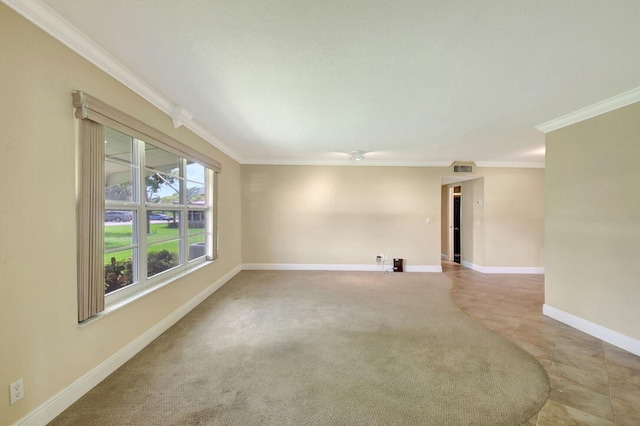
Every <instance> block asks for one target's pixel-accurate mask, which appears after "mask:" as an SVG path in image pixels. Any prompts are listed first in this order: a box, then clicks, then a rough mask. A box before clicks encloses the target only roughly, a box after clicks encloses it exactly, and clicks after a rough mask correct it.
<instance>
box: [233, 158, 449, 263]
mask: <svg viewBox="0 0 640 426" xmlns="http://www.w3.org/2000/svg"><path fill="white" fill-rule="evenodd" d="M442 174H443V170H442V169H440V168H420V167H366V166H256V165H253V166H252V165H243V166H242V184H243V190H242V194H243V197H242V231H243V239H242V242H243V244H242V247H243V261H244V263H285V264H351V265H353V264H355V265H375V256H376V255H377V254H380V253H386V254H388V256H389V259H390V260H391V259H392V258H393V257H400V258H404V259H406V260H405V262H406V264H407V266H415V265H429V266H439V265H440V237H441V229H440V214H441V210H440V196H441V185H440V177H441V175H442ZM428 217H430V218H431V223H430V224H427V223H426V219H427V218H428Z"/></svg>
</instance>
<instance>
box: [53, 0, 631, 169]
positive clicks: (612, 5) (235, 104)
mask: <svg viewBox="0 0 640 426" xmlns="http://www.w3.org/2000/svg"><path fill="white" fill-rule="evenodd" d="M43 3H45V4H46V5H48V6H49V7H51V8H52V9H53V10H54V11H56V12H57V13H58V14H60V15H61V16H63V17H64V18H66V20H68V21H69V22H70V23H71V24H72V25H73V26H75V27H76V28H77V29H78V30H79V31H80V32H82V33H83V34H84V35H86V36H87V37H88V38H90V39H91V40H93V41H94V42H96V43H97V44H98V45H100V46H101V47H102V48H103V49H104V50H105V51H106V52H108V54H110V55H111V56H112V57H113V58H115V59H117V60H118V61H120V62H121V63H122V64H124V65H125V66H126V67H128V68H129V69H130V70H131V71H133V73H135V74H137V76H139V77H140V78H141V79H143V80H144V81H146V82H147V83H148V84H149V85H150V86H152V87H153V88H154V89H155V90H157V91H158V92H159V93H161V94H162V95H164V96H166V97H167V98H168V99H170V100H171V101H172V102H174V103H175V104H178V105H181V106H183V107H184V108H186V109H187V110H188V111H189V113H190V114H192V115H193V120H194V121H195V122H197V123H199V125H201V126H202V127H203V128H205V129H207V131H208V132H210V133H211V134H212V135H215V137H216V138H217V139H218V140H220V141H221V142H223V144H225V145H226V146H227V147H230V149H231V150H232V152H233V154H234V156H235V157H236V159H238V160H239V161H241V162H244V163H295V162H314V161H316V162H322V161H330V160H340V159H345V160H346V159H347V158H348V155H347V154H346V153H348V152H349V151H353V150H363V151H366V152H368V154H367V155H366V158H367V160H369V161H373V162H376V163H377V162H388V163H399V164H401V163H421V162H422V163H430V162H442V161H454V160H458V161H484V162H509V163H523V164H527V163H542V162H544V135H543V134H542V133H541V132H539V131H538V130H536V129H535V126H536V125H539V124H541V123H544V122H546V121H549V120H552V119H555V118H557V117H559V116H562V115H564V114H567V113H570V112H572V111H575V110H578V109H580V108H583V107H586V106H589V105H592V104H594V103H596V102H599V101H602V100H603V99H606V98H609V97H612V96H615V95H618V94H620V93H622V92H625V91H628V90H631V89H634V88H636V87H638V86H640V49H639V47H638V40H640V24H639V22H640V1H638V0H616V1H615V2H609V1H601V0H563V1H555V0H536V1H531V0H527V1H524V0H522V1H517V0H493V1H490V2H484V1H461V0H456V1H451V0H447V1H445V0H441V1H433V0H419V1H413V0H396V1H393V2H391V1H379V0H367V1H363V0H362V1H346V0H329V1H317V0H315V1H306V0H305V1H301V0H279V1H267V0H244V1H243V0H237V1H230V0H192V1H187V0H181V1H157V0H126V1H125V0H110V1H103V0H85V1H77V0H43Z"/></svg>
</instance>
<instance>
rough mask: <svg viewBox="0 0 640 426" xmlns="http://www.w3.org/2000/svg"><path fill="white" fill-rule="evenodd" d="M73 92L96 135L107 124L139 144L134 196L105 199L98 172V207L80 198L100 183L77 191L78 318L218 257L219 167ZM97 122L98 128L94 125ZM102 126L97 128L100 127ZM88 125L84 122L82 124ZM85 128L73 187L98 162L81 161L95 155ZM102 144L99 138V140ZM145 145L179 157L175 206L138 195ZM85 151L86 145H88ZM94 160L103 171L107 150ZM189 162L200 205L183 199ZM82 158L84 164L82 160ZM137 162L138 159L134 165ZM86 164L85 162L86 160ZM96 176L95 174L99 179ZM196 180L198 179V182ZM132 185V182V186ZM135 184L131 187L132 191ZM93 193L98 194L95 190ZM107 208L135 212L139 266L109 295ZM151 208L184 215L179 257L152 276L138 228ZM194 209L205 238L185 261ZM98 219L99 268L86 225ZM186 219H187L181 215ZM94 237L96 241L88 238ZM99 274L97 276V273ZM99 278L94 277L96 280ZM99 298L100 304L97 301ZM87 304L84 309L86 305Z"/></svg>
mask: <svg viewBox="0 0 640 426" xmlns="http://www.w3.org/2000/svg"><path fill="white" fill-rule="evenodd" d="M72 97H73V105H74V107H75V116H76V118H78V119H79V120H87V121H88V122H91V123H90V125H91V126H93V127H92V128H94V129H97V130H95V132H97V134H98V135H99V134H100V131H101V132H102V133H101V134H102V137H103V138H104V140H106V128H111V129H113V130H116V131H118V132H121V133H124V134H125V135H127V136H130V137H132V138H133V139H134V140H136V139H137V142H134V143H133V145H134V147H136V148H133V149H134V150H135V149H138V151H137V152H136V153H132V154H133V158H132V170H134V172H135V173H136V174H137V176H136V177H134V180H137V186H138V187H137V188H136V189H137V190H138V191H137V192H138V194H137V195H134V196H133V200H131V201H113V200H112V201H107V200H106V196H105V193H104V176H103V177H102V191H101V193H100V196H101V198H102V205H101V208H100V207H99V206H98V204H97V203H96V202H95V201H96V200H93V201H92V202H93V203H94V205H93V209H92V208H90V207H89V208H88V207H87V206H86V204H87V203H86V202H83V201H84V200H83V198H94V195H91V192H97V188H98V187H99V186H100V184H95V183H94V184H93V185H92V186H91V185H90V184H87V185H86V186H87V188H89V190H88V191H89V192H87V190H86V189H85V190H84V191H82V190H81V188H80V189H79V190H78V198H79V200H78V231H79V232H78V247H79V257H78V262H79V263H78V306H79V309H78V321H79V322H82V321H84V320H86V319H88V318H91V317H92V316H94V315H96V314H97V313H99V312H100V311H102V310H104V309H105V304H106V307H111V306H114V305H116V304H117V305H122V304H124V303H125V301H126V300H127V299H129V298H132V297H135V295H137V294H138V293H146V292H147V291H149V290H150V289H153V288H156V287H161V286H163V285H165V284H166V283H168V282H170V281H172V280H173V279H175V277H176V276H182V275H184V274H187V273H189V272H191V271H192V270H195V269H197V268H199V267H200V266H201V265H203V264H206V263H207V262H212V261H214V260H215V259H216V258H217V257H218V244H217V237H218V233H217V192H218V191H217V182H218V174H219V173H220V172H221V166H220V163H219V162H217V161H216V160H214V159H212V158H210V157H208V156H205V155H203V154H201V153H199V152H198V151H196V150H194V149H192V148H191V147H189V146H187V145H185V144H183V143H182V142H180V141H177V140H176V139H173V138H171V137H170V136H168V135H165V134H164V133H161V132H159V131H157V130H155V129H153V128H152V127H150V126H148V125H146V124H144V123H142V122H141V121H138V120H137V119H135V118H133V117H131V116H129V115H127V114H125V113H123V112H121V111H118V110H116V109H115V108H112V107H110V106H108V105H107V104H105V103H103V102H101V101H99V100H97V99H96V98H93V97H91V96H90V95H88V94H86V93H84V92H79V91H75V92H73V94H72ZM96 124H97V125H98V127H97V126H96ZM99 126H102V129H100V128H99ZM87 128H88V127H87ZM88 134H89V133H88V131H86V130H81V131H80V132H79V135H78V139H79V140H78V143H79V151H80V153H81V156H80V157H79V160H80V161H79V168H80V173H79V176H80V177H81V178H80V179H79V182H78V186H79V187H82V186H83V185H85V184H84V183H83V182H82V180H83V178H87V176H89V178H91V174H92V173H88V172H91V171H92V172H93V174H96V173H98V171H96V170H93V169H92V170H91V171H90V170H84V169H83V168H86V167H89V168H96V164H97V163H98V162H97V161H96V160H97V159H96V158H91V160H92V161H91V162H88V161H86V160H87V158H88V157H87V156H94V157H95V156H96V155H99V154H96V153H95V152H94V153H92V154H85V153H83V145H85V144H86V143H87V142H88V140H87V139H88V138H89V137H88V136H87V135H88ZM96 137H97V138H99V137H100V136H93V138H94V139H95V138H96ZM95 142H96V141H95V140H94V141H93V143H94V144H95V146H97V147H98V149H94V151H96V152H97V151H99V149H100V148H101V147H100V146H99V145H100V144H96V143H95ZM102 144H104V141H103V142H102ZM145 144H149V145H151V146H153V147H156V148H159V149H162V150H164V151H167V152H169V153H171V154H173V155H175V156H177V157H178V158H179V161H180V177H179V179H181V189H180V195H179V197H180V201H179V205H178V206H175V205H168V204H166V203H165V204H156V203H153V202H148V201H147V200H146V197H144V198H143V196H142V195H143V194H144V191H145V185H144V182H145V179H144V178H145V173H146V172H147V168H146V163H145V160H144V155H145V152H144V151H145ZM87 151H88V150H87ZM101 157H102V158H100V161H99V163H101V164H102V168H101V169H100V171H99V173H102V174H103V175H104V170H105V165H104V163H105V161H106V154H105V151H104V148H102V154H101ZM189 162H193V163H197V164H199V165H201V166H203V167H204V170H205V179H204V180H205V182H204V188H205V191H206V193H205V200H206V203H205V205H203V206H197V207H195V206H190V205H189V203H188V202H187V201H188V200H187V186H188V182H189V180H188V175H187V173H186V167H187V164H189ZM85 163H86V164H85ZM133 163H137V164H133ZM87 164H90V165H87ZM99 180H100V179H97V181H99ZM197 183H201V182H197ZM134 186H135V185H134ZM136 189H134V191H135V190H136ZM95 196H97V194H95ZM107 210H124V211H131V212H132V214H135V216H136V219H134V220H133V221H132V222H131V223H132V236H133V238H132V244H134V245H137V248H136V250H137V259H135V257H136V256H135V255H133V253H132V258H134V259H132V260H133V261H134V262H137V264H138V265H144V266H142V267H139V268H138V271H137V275H138V276H137V278H138V279H137V281H135V282H134V283H132V284H130V285H127V286H126V287H123V288H121V289H117V290H114V291H112V292H110V293H108V294H105V292H104V266H105V265H104V263H105V262H104V257H105V254H106V251H105V247H104V234H103V233H104V230H105V221H104V218H105V212H106V211H107ZM153 210H175V211H179V212H181V213H180V214H181V215H182V217H183V218H184V219H181V220H180V221H179V228H178V229H179V233H178V236H177V238H176V241H179V243H180V259H179V263H178V265H177V266H175V267H172V268H170V269H168V270H166V271H162V272H159V273H157V274H155V275H154V276H152V277H147V276H146V275H147V267H146V266H147V256H148V253H147V241H146V231H144V230H143V228H146V224H145V222H146V220H147V219H146V217H147V212H151V211H153ZM193 211H202V212H205V213H207V212H208V214H205V218H206V224H205V228H204V232H203V233H201V234H200V235H204V238H205V255H204V256H200V257H198V258H196V259H193V260H189V239H190V235H189V220H188V217H189V214H190V213H189V212H193ZM98 215H99V216H100V217H99V220H100V221H99V223H100V224H101V229H100V233H102V234H103V235H102V241H101V244H100V245H101V247H100V250H99V253H101V256H100V262H99V263H100V264H101V265H102V267H101V268H100V269H101V271H96V269H97V268H96V264H97V260H96V259H93V260H92V259H91V257H97V255H96V254H95V253H96V252H98V250H97V247H96V245H97V243H96V241H97V240H99V238H98V237H97V236H96V235H97V230H96V229H91V228H92V227H93V228H96V227H97V223H98V218H97V217H96V216H98ZM185 219H186V220H185ZM87 229H88V230H89V231H91V232H86V234H87V235H89V236H88V237H84V236H83V233H85V231H87ZM87 239H89V240H96V241H87ZM85 247H89V248H90V249H91V250H90V252H91V253H94V254H93V255H89V256H88V257H87V256H86V255H84V256H81V253H80V251H82V250H83V248H85ZM87 260H90V261H91V264H92V265H93V266H92V267H90V268H88V269H91V270H90V271H89V272H87V271H86V269H87V268H86V267H85V266H84V265H83V264H82V263H83V262H85V261H87ZM98 274H99V275H100V277H97V276H96V275H98ZM98 278H99V279H98ZM98 285H100V287H101V288H102V292H101V293H102V298H103V300H102V301H100V300H97V299H99V297H98V296H99V294H97V292H98V288H97V286H98ZM88 295H90V298H92V300H90V301H89V302H87V297H88ZM100 302H102V303H100ZM87 306H89V308H87Z"/></svg>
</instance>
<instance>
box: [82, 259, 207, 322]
mask: <svg viewBox="0 0 640 426" xmlns="http://www.w3.org/2000/svg"><path fill="white" fill-rule="evenodd" d="M214 262H215V260H206V261H204V262H202V263H199V264H197V265H195V266H193V267H191V268H189V269H186V270H183V271H180V272H178V273H176V274H174V275H171V277H169V278H168V279H166V280H165V281H161V282H159V283H157V284H154V285H151V286H149V287H148V288H145V289H143V290H141V291H138V292H136V293H133V294H131V295H130V296H129V297H125V298H123V299H121V300H118V301H117V302H114V303H110V304H108V305H107V306H106V307H105V309H104V311H102V312H100V313H98V314H96V315H94V316H93V317H91V318H89V319H87V320H85V321H83V322H81V323H78V327H81V328H84V327H86V326H88V325H90V324H93V323H94V322H96V321H99V320H101V319H102V318H105V317H107V316H109V315H110V314H112V313H114V312H116V311H118V310H120V308H123V307H124V306H126V305H128V304H130V303H132V302H135V301H136V300H138V299H141V298H143V297H145V296H146V295H148V294H150V293H153V292H154V291H156V290H159V289H161V288H163V287H165V286H167V285H169V284H171V283H173V282H174V281H177V280H179V279H181V278H184V277H186V276H187V275H189V274H191V273H192V272H195V271H197V270H198V269H200V268H204V267H205V266H207V265H210V264H212V263H214Z"/></svg>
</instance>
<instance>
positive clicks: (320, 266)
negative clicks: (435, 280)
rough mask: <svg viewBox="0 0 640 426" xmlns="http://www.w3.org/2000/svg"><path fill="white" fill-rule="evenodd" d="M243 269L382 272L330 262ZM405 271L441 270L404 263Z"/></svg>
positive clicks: (371, 267)
mask: <svg viewBox="0 0 640 426" xmlns="http://www.w3.org/2000/svg"><path fill="white" fill-rule="evenodd" d="M242 269H243V270H245V271H354V272H382V270H381V267H380V266H378V265H367V264H342V263H338V264H330V263H245V264H244V265H242ZM392 270H393V266H392V265H385V271H387V272H390V271H392ZM404 270H405V272H442V266H440V265H405V267H404Z"/></svg>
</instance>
